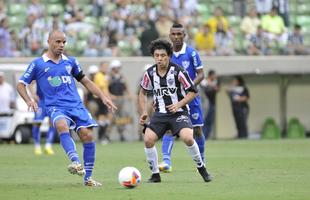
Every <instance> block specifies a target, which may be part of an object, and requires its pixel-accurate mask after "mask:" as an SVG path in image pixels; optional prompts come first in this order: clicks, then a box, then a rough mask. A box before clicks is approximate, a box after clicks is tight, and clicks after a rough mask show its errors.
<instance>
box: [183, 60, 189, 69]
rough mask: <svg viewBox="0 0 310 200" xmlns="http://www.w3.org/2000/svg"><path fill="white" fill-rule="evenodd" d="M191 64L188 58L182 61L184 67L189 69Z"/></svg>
mask: <svg viewBox="0 0 310 200" xmlns="http://www.w3.org/2000/svg"><path fill="white" fill-rule="evenodd" d="M189 65H190V62H189V61H188V60H184V61H182V66H183V68H184V69H187V68H188V67H189Z"/></svg>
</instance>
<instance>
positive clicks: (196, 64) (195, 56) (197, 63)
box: [191, 50, 203, 69]
mask: <svg viewBox="0 0 310 200" xmlns="http://www.w3.org/2000/svg"><path fill="white" fill-rule="evenodd" d="M191 58H192V61H193V62H192V63H193V65H194V67H195V69H202V68H203V66H202V64H201V60H200V56H199V54H198V53H197V52H196V51H195V50H194V51H192V53H191Z"/></svg>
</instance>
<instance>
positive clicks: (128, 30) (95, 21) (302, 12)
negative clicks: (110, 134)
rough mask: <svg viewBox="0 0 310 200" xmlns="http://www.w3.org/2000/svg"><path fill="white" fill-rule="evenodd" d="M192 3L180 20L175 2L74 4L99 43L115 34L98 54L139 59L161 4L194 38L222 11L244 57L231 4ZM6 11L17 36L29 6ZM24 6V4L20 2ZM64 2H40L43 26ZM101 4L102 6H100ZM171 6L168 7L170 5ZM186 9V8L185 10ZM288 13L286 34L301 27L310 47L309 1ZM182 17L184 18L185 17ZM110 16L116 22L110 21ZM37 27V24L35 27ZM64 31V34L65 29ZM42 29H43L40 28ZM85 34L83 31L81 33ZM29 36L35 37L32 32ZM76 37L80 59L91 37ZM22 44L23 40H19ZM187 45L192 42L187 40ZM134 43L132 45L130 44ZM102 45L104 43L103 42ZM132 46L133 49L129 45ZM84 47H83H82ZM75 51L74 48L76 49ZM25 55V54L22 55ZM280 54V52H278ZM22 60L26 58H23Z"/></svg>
mask: <svg viewBox="0 0 310 200" xmlns="http://www.w3.org/2000/svg"><path fill="white" fill-rule="evenodd" d="M148 1H151V3H152V8H151V9H148V10H146V4H147V3H146V2H148ZM187 1H190V2H194V3H196V4H194V5H191V6H193V7H194V12H193V13H189V14H182V16H179V15H180V13H178V8H175V5H173V4H172V3H171V2H174V3H175V2H178V1H176V0H170V1H161V0H146V1H115V0H110V1H83V0H77V1H76V4H77V7H78V8H81V9H82V11H83V14H84V15H85V16H84V18H83V21H82V22H83V23H84V24H89V25H91V26H93V27H94V29H93V30H92V31H97V32H101V34H100V39H101V40H108V42H107V43H109V40H112V38H111V35H113V34H111V33H112V32H114V31H115V32H116V40H117V45H116V48H118V50H117V51H114V50H112V49H113V48H112V47H111V46H109V45H103V46H102V45H101V44H102V43H100V45H97V46H96V48H97V50H98V52H102V51H103V48H108V49H111V52H115V54H113V56H136V55H138V56H139V55H142V52H141V50H140V48H139V46H140V44H139V43H140V42H139V37H140V35H141V33H142V32H143V30H144V29H145V28H146V27H147V25H148V24H147V20H146V19H147V18H151V19H152V20H156V19H157V17H158V16H159V14H160V12H161V10H162V8H163V7H162V6H163V4H165V5H166V6H167V5H168V7H169V9H170V10H171V11H172V12H173V13H174V15H176V16H179V17H178V19H177V18H176V17H174V19H173V20H174V21H176V20H177V21H180V22H181V23H183V24H184V25H185V26H186V27H187V29H188V30H189V35H190V36H192V35H195V33H196V32H197V31H198V29H199V27H201V26H202V24H204V23H205V22H206V21H207V20H208V19H209V18H210V17H211V16H212V13H213V10H214V8H215V7H217V6H220V7H222V9H223V11H224V16H225V17H227V19H228V22H229V24H230V29H231V31H232V33H233V34H234V40H235V41H234V43H235V45H234V46H235V50H236V52H237V55H240V54H245V52H246V51H245V49H246V47H245V46H244V44H245V38H244V36H243V34H242V33H241V31H240V22H241V20H242V18H241V17H240V16H238V15H236V14H234V13H235V10H234V9H235V8H234V5H233V3H232V1H231V0H197V1H191V0H185V1H184V2H185V4H184V5H187V4H186V2H187ZM2 2H3V4H4V6H5V8H6V9H4V10H6V11H5V12H6V13H5V14H6V16H7V17H8V18H9V30H14V31H15V32H17V33H19V31H20V30H21V29H22V28H23V26H24V24H25V23H26V22H25V19H26V18H27V15H28V14H29V13H28V11H27V9H28V6H29V5H30V4H31V1H27V2H28V3H14V2H19V1H14V2H10V3H8V1H2ZM22 2H24V1H22ZM66 2H67V1H64V0H50V1H47V0H41V1H40V3H41V4H42V5H43V6H44V9H45V11H46V12H45V15H44V20H43V21H44V23H47V22H48V21H51V19H52V15H54V14H58V15H59V17H60V19H61V21H63V20H64V15H65V7H66ZM100 2H103V3H101V4H100ZM169 3H170V4H169ZM253 6H255V1H254V0H248V1H247V4H246V7H247V10H248V9H249V8H251V7H253ZM185 9H186V8H185ZM289 12H290V17H289V19H290V26H289V27H287V29H288V31H290V30H292V27H293V26H294V25H295V24H296V23H298V24H299V25H301V27H302V33H303V37H304V43H305V45H306V46H308V47H309V46H310V17H309V14H310V0H291V1H289ZM184 15H185V16H184ZM113 16H114V17H115V18H116V20H114V19H113ZM130 17H133V24H132V25H130V27H128V26H129V24H128V23H129V22H128V21H129V18H130ZM35 24H36V23H35ZM67 26H68V24H67V25H66V26H65V27H64V30H65V31H67V30H66V27H67ZM43 27H44V26H43ZM33 31H34V32H35V34H40V35H41V38H43V36H44V35H46V31H47V30H46V29H44V28H40V27H39V28H38V27H36V28H35V30H33ZM83 32H85V31H83ZM31 34H34V33H33V32H32V31H31ZM82 35H83V36H81V34H80V33H78V34H75V36H74V37H75V38H74V39H75V41H77V43H76V44H69V46H70V45H71V47H72V46H73V48H71V47H70V48H69V49H70V53H74V54H76V55H77V56H82V55H83V52H82V51H81V48H82V47H83V48H87V47H88V46H87V45H86V46H85V45H84V44H85V42H83V41H81V40H86V41H88V40H89V39H90V38H89V37H91V34H85V33H83V34H82ZM103 35H107V38H104V37H103ZM19 39H20V40H21V41H22V40H23V39H24V38H19ZM189 40H190V42H192V39H191V38H189ZM132 41H134V42H132ZM103 42H104V41H103ZM44 43H45V42H44V41H42V42H41V48H42V49H43V48H44ZM133 43H134V45H132V44H133ZM81 44H83V45H81ZM75 47H76V48H75ZM22 52H27V51H22ZM279 53H281V52H279ZM21 56H29V55H24V54H22V55H21ZM97 56H102V54H101V53H98V54H97Z"/></svg>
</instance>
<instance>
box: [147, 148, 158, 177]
mask: <svg viewBox="0 0 310 200" xmlns="http://www.w3.org/2000/svg"><path fill="white" fill-rule="evenodd" d="M144 151H145V154H146V159H147V162H148V163H149V165H150V169H151V171H152V173H153V174H155V173H159V168H158V156H157V150H156V147H155V146H154V147H152V148H144Z"/></svg>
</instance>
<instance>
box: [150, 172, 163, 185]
mask: <svg viewBox="0 0 310 200" xmlns="http://www.w3.org/2000/svg"><path fill="white" fill-rule="evenodd" d="M147 182H148V183H159V182H161V179H160V175H159V173H155V174H152V176H151V178H150V179H149V180H148V181H147Z"/></svg>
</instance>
